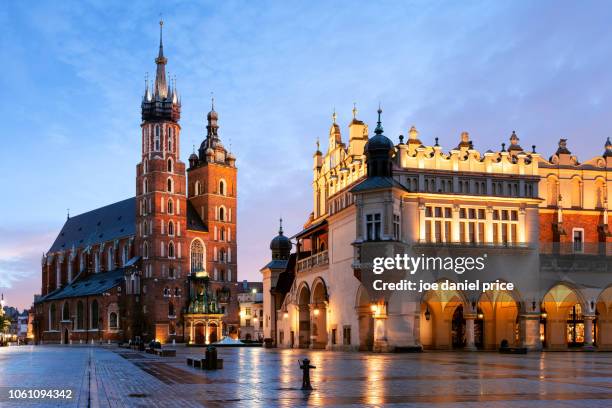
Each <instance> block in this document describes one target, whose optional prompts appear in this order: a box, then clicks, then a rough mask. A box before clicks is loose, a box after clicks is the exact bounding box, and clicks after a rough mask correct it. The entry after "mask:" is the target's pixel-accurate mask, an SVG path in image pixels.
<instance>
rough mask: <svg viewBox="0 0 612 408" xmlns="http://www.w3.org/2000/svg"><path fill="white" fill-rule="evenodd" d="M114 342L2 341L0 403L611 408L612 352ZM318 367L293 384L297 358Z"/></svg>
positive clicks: (22, 405)
mask: <svg viewBox="0 0 612 408" xmlns="http://www.w3.org/2000/svg"><path fill="white" fill-rule="evenodd" d="M176 349H177V357H164V358H161V357H155V356H152V355H149V354H145V353H138V352H135V351H131V350H126V349H119V348H116V347H92V346H21V347H8V348H7V347H5V348H0V407H52V406H59V407H88V406H91V407H170V406H172V407H201V406H205V407H242V406H244V407H269V406H283V407H295V406H309V405H310V406H319V405H326V406H334V407H336V406H372V407H374V406H382V405H385V406H409V407H410V406H412V407H422V406H435V407H461V406H469V407H527V406H529V407H544V406H547V407H548V406H551V407H586V406H588V407H610V406H612V353H603V352H599V353H598V352H596V353H583V352H566V353H551V352H549V353H542V354H538V353H533V354H528V355H526V356H524V355H523V356H519V355H500V354H496V353H483V352H480V353H468V352H465V353H450V352H448V353H442V352H430V353H420V354H369V353H341V352H325V351H309V350H266V349H261V348H240V349H218V350H219V357H220V358H223V359H224V366H225V367H224V369H222V370H219V371H216V372H209V371H202V370H200V369H196V368H192V367H189V366H187V365H186V363H185V360H186V357H187V356H192V355H193V356H203V353H204V349H203V348H185V347H183V346H177V347H176ZM304 357H308V358H310V360H311V364H313V365H315V366H317V368H316V369H315V370H313V373H312V382H313V386H314V388H315V389H314V390H313V391H310V392H307V391H302V390H300V389H299V388H300V386H301V372H300V370H299V368H298V361H297V360H298V359H300V358H304ZM35 389H38V390H53V389H70V390H72V398H71V399H57V400H55V399H49V398H46V399H19V400H18V399H10V398H9V396H10V395H9V391H10V390H13V392H15V390H35Z"/></svg>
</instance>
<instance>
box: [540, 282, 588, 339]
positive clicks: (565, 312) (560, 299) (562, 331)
mask: <svg viewBox="0 0 612 408" xmlns="http://www.w3.org/2000/svg"><path fill="white" fill-rule="evenodd" d="M576 305H579V308H580V310H589V309H588V305H587V303H586V302H585V299H584V296H583V294H582V293H581V291H580V289H579V288H578V287H577V286H576V285H574V284H572V283H569V282H558V283H556V284H554V285H552V286H551V287H550V288H549V289H548V290H547V291H546V292H545V294H544V297H543V298H542V306H541V309H542V313H543V315H544V316H545V318H543V319H542V324H543V345H544V347H546V348H548V349H566V348H568V347H569V346H572V345H576V344H573V343H580V342H576V341H575V336H574V333H572V336H574V337H572V336H570V332H569V331H568V327H569V326H568V324H570V323H568V316H569V315H570V312H572V313H573V312H575V311H576V309H575V307H576ZM571 325H572V326H573V327H572V330H574V328H575V327H576V325H575V324H573V323H572V324H571ZM577 328H578V329H582V330H583V329H584V326H580V325H578V326H577Z"/></svg>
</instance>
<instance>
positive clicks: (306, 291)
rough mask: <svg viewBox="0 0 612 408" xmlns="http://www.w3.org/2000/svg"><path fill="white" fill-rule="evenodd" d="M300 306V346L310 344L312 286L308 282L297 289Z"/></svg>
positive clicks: (305, 346)
mask: <svg viewBox="0 0 612 408" xmlns="http://www.w3.org/2000/svg"><path fill="white" fill-rule="evenodd" d="M296 293H297V307H298V316H299V319H298V325H299V326H298V347H300V348H307V347H309V346H310V288H309V287H308V284H307V283H306V282H302V283H300V285H299V286H298V290H297V292H296Z"/></svg>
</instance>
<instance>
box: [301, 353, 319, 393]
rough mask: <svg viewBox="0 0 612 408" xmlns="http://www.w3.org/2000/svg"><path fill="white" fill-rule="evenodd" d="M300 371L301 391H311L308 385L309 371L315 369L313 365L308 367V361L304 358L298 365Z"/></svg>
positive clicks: (310, 386)
mask: <svg viewBox="0 0 612 408" xmlns="http://www.w3.org/2000/svg"><path fill="white" fill-rule="evenodd" d="M298 363H299V364H300V369H301V370H302V389H303V390H312V385H311V384H310V369H311V368H317V367H315V366H313V365H310V360H309V359H307V358H305V359H304V360H302V362H301V363H300V362H299V360H298Z"/></svg>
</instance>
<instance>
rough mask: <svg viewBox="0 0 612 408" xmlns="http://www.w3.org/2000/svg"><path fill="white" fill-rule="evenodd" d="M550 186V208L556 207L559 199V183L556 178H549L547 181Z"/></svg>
mask: <svg viewBox="0 0 612 408" xmlns="http://www.w3.org/2000/svg"><path fill="white" fill-rule="evenodd" d="M546 182H547V184H548V197H547V198H548V205H549V206H550V207H556V206H557V203H558V199H559V188H558V185H559V183H558V181H557V178H556V177H552V176H551V177H548V179H547V180H546Z"/></svg>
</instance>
